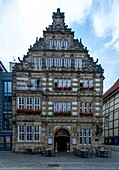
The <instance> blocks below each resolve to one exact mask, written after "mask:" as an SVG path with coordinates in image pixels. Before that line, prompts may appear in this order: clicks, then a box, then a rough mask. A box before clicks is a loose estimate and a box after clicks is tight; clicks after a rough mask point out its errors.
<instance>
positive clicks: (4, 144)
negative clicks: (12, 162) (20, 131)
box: [0, 134, 12, 151]
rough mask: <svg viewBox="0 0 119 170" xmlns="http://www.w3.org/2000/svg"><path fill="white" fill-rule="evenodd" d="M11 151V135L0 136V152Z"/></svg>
mask: <svg viewBox="0 0 119 170" xmlns="http://www.w3.org/2000/svg"><path fill="white" fill-rule="evenodd" d="M10 150H12V134H0V151H10Z"/></svg>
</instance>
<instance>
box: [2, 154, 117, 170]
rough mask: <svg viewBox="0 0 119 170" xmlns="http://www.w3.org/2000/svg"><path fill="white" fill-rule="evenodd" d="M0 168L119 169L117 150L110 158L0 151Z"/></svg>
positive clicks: (19, 169)
mask: <svg viewBox="0 0 119 170" xmlns="http://www.w3.org/2000/svg"><path fill="white" fill-rule="evenodd" d="M0 170H119V152H112V157H111V158H100V157H96V156H94V157H93V158H90V157H89V158H81V157H77V156H74V155H73V154H72V153H56V155H55V157H54V156H52V157H45V156H41V155H40V154H35V155H31V154H20V153H12V152H2V151H1V152H0Z"/></svg>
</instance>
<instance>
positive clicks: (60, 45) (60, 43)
mask: <svg viewBox="0 0 119 170" xmlns="http://www.w3.org/2000/svg"><path fill="white" fill-rule="evenodd" d="M59 48H62V41H61V40H60V41H59Z"/></svg>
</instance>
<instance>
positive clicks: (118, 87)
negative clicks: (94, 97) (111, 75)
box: [103, 79, 119, 100]
mask: <svg viewBox="0 0 119 170" xmlns="http://www.w3.org/2000/svg"><path fill="white" fill-rule="evenodd" d="M118 89H119V79H118V80H117V81H116V82H115V83H114V85H113V86H112V87H111V88H110V89H109V90H107V91H106V92H105V93H104V95H103V100H105V99H106V98H107V97H109V96H110V95H111V94H113V93H114V92H116V91H117V90H118Z"/></svg>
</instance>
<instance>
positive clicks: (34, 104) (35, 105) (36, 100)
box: [17, 97, 41, 110]
mask: <svg viewBox="0 0 119 170" xmlns="http://www.w3.org/2000/svg"><path fill="white" fill-rule="evenodd" d="M17 107H18V109H28V110H31V109H34V110H40V109H41V98H40V97H18V98H17Z"/></svg>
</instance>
